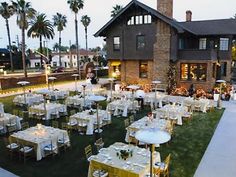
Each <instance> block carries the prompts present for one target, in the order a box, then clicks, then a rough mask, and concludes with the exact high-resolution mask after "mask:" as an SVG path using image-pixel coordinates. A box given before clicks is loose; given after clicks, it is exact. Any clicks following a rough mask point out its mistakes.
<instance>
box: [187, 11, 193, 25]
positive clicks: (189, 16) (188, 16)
mask: <svg viewBox="0 0 236 177" xmlns="http://www.w3.org/2000/svg"><path fill="white" fill-rule="evenodd" d="M191 21H192V12H191V10H187V11H186V22H191Z"/></svg>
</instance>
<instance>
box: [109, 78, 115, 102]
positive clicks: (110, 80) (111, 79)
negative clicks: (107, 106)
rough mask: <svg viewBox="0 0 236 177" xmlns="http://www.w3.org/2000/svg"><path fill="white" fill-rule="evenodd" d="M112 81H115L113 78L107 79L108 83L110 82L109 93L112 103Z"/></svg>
mask: <svg viewBox="0 0 236 177" xmlns="http://www.w3.org/2000/svg"><path fill="white" fill-rule="evenodd" d="M114 80H115V79H114V78H108V81H109V82H110V91H111V99H110V101H112V85H113V82H114Z"/></svg>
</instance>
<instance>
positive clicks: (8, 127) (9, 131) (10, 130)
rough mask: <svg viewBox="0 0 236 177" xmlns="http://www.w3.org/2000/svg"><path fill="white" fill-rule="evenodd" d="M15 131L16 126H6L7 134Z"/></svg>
mask: <svg viewBox="0 0 236 177" xmlns="http://www.w3.org/2000/svg"><path fill="white" fill-rule="evenodd" d="M16 131H17V129H16V126H7V133H8V134H12V133H14V132H16Z"/></svg>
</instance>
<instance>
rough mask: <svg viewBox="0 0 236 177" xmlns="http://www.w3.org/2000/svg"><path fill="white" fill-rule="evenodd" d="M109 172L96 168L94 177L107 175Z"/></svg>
mask: <svg viewBox="0 0 236 177" xmlns="http://www.w3.org/2000/svg"><path fill="white" fill-rule="evenodd" d="M107 176H108V172H107V171H106V170H100V169H95V170H94V171H93V177H107Z"/></svg>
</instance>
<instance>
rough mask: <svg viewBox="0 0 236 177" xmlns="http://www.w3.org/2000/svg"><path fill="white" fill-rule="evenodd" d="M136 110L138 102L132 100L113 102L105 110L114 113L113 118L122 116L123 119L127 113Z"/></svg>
mask: <svg viewBox="0 0 236 177" xmlns="http://www.w3.org/2000/svg"><path fill="white" fill-rule="evenodd" d="M137 108H138V101H136V100H134V101H132V100H127V99H123V100H114V101H112V102H111V103H109V104H108V105H107V110H108V111H111V110H113V111H114V116H117V115H119V114H122V116H123V117H127V115H128V111H132V110H136V109H137ZM120 111H121V112H120Z"/></svg>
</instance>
